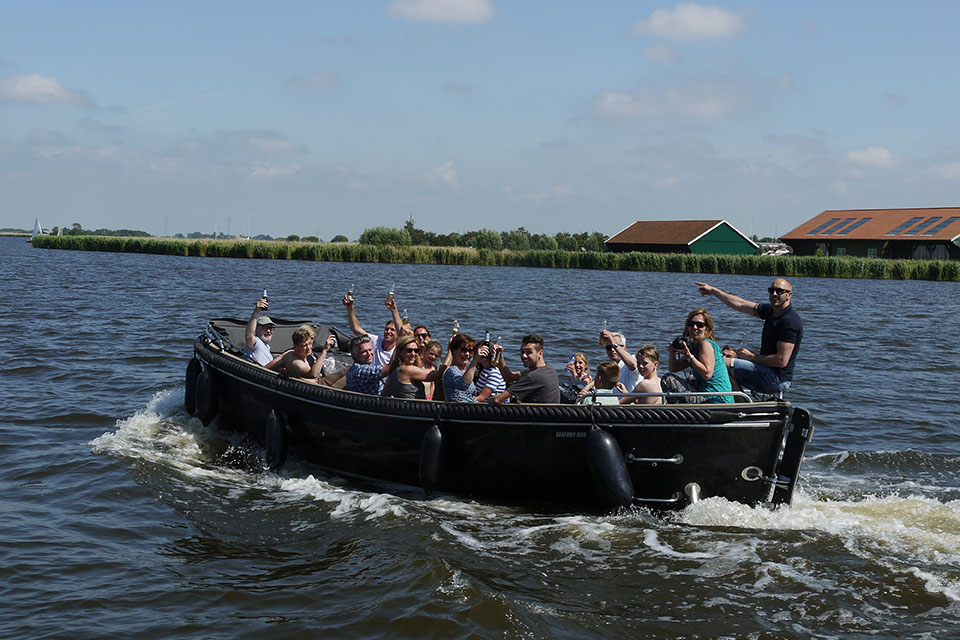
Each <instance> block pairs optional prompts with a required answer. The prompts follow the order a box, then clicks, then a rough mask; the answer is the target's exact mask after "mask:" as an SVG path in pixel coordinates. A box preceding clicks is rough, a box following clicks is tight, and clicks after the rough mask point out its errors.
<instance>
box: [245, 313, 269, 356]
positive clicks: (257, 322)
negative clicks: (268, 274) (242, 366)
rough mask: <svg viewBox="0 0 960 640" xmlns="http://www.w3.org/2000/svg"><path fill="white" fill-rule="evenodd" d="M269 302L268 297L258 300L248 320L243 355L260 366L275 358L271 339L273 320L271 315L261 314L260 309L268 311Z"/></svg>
mask: <svg viewBox="0 0 960 640" xmlns="http://www.w3.org/2000/svg"><path fill="white" fill-rule="evenodd" d="M268 306H269V304H268V303H267V299H266V298H260V299H259V300H257V304H256V305H255V306H254V307H253V313H252V314H250V320H249V322H247V331H246V335H245V339H244V344H243V355H244V356H245V357H246V358H247V359H248V360H251V361H253V362H256V363H257V364H259V365H260V366H265V365H266V364H267V363H268V362H270V361H271V360H273V354H272V353H270V339H271V338H273V320H271V319H270V318H269V316H261V315H260V311H261V310H264V311H266V309H267V307H268Z"/></svg>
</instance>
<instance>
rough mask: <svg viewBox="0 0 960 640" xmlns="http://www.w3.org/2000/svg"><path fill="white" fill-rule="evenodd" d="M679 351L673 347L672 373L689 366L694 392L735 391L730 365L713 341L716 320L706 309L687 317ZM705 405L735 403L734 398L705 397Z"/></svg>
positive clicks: (671, 354)
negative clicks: (731, 382) (706, 403)
mask: <svg viewBox="0 0 960 640" xmlns="http://www.w3.org/2000/svg"><path fill="white" fill-rule="evenodd" d="M683 335H684V336H685V337H687V338H689V340H683V341H681V344H680V345H679V346H680V347H681V348H680V349H678V348H676V347H675V346H674V344H671V345H670V360H669V367H670V371H682V370H683V369H686V368H687V367H690V369H691V371H692V373H693V378H694V382H695V385H696V388H695V389H692V390H693V391H733V387H731V386H730V376H729V375H728V374H727V365H726V363H724V361H723V354H722V353H721V352H720V347H718V346H717V343H716V342H714V341H713V318H711V317H710V312H709V311H707V310H706V309H694V310H693V311H691V312H690V313H689V314H688V315H687V322H686V323H685V324H684V326H683ZM703 401H704V402H733V396H729V395H725V396H710V395H708V396H705V397H704V399H703Z"/></svg>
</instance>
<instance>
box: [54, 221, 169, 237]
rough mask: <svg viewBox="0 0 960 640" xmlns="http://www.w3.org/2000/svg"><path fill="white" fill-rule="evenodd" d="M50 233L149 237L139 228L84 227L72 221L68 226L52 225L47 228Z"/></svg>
mask: <svg viewBox="0 0 960 640" xmlns="http://www.w3.org/2000/svg"><path fill="white" fill-rule="evenodd" d="M49 231H50V234H51V235H59V234H61V233H62V234H63V235H65V236H127V237H136V238H149V237H150V234H149V233H147V232H146V231H140V230H139V229H94V230H93V231H91V230H90V229H84V228H83V227H82V226H80V223H79V222H74V223H73V224H72V225H70V226H69V227H63V228H61V227H53V228H52V229H50V230H49Z"/></svg>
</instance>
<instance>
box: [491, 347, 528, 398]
mask: <svg viewBox="0 0 960 640" xmlns="http://www.w3.org/2000/svg"><path fill="white" fill-rule="evenodd" d="M493 352H494V359H493V360H492V363H493V365H494V366H495V367H496V368H497V369H499V370H500V375H501V376H503V381H504V382H506V383H507V384H510V383H511V382H516V381H517V380H519V379H520V376H522V375H523V372H522V371H510V368H509V367H508V366H507V363H506V362H504V360H503V347H501V346H500V345H494V347H493ZM504 393H506V392H504ZM500 395H503V394H500ZM497 397H500V396H497ZM507 397H509V394H508V396H507Z"/></svg>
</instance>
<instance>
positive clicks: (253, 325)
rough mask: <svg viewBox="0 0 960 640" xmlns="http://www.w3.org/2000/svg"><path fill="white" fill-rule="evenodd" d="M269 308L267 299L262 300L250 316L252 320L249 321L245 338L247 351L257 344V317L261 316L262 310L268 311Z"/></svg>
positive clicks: (258, 301)
mask: <svg viewBox="0 0 960 640" xmlns="http://www.w3.org/2000/svg"><path fill="white" fill-rule="evenodd" d="M269 306H270V305H269V304H268V303H267V299H266V298H260V299H259V300H257V304H256V305H254V307H253V313H251V314H250V320H248V321H247V329H246V332H245V334H244V336H243V337H244V343H245V344H246V345H247V349H253V345H254V344H256V342H257V316H259V315H260V310H261V309H263V310H266V309H267V307H269Z"/></svg>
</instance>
